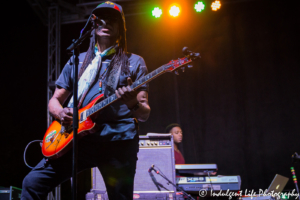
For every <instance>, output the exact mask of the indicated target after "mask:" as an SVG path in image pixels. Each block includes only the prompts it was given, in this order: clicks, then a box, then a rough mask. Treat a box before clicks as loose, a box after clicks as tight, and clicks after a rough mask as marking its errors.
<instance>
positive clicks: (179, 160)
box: [165, 123, 185, 165]
mask: <svg viewBox="0 0 300 200" xmlns="http://www.w3.org/2000/svg"><path fill="white" fill-rule="evenodd" d="M165 132H166V133H171V134H172V135H173V140H174V155H175V164H176V165H178V164H185V160H184V157H183V155H182V153H181V152H180V150H179V149H178V145H179V144H180V143H181V142H182V129H181V127H180V125H179V124H176V123H173V124H169V125H168V126H167V127H166V130H165Z"/></svg>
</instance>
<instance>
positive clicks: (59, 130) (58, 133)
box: [42, 94, 104, 158]
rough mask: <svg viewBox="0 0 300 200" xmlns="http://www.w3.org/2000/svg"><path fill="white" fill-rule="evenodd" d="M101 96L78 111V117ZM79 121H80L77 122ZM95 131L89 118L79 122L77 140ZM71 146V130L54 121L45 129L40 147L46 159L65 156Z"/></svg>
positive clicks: (99, 99) (100, 97) (98, 100)
mask: <svg viewBox="0 0 300 200" xmlns="http://www.w3.org/2000/svg"><path fill="white" fill-rule="evenodd" d="M103 96H104V95H103V94H101V95H99V96H98V97H96V98H95V99H94V100H93V101H92V102H90V103H89V104H88V105H86V106H85V107H83V108H81V109H80V110H79V111H78V116H81V113H82V112H84V111H86V110H87V109H89V108H91V107H93V106H94V105H95V104H96V103H98V102H100V101H101V100H102V98H103ZM79 121H80V120H79ZM95 131H96V124H95V123H94V122H93V120H92V119H91V117H87V118H86V119H85V120H84V121H81V122H79V126H78V133H77V134H78V139H80V138H81V137H83V136H85V135H87V134H90V133H93V132H95ZM72 146H73V128H72V126H70V127H64V126H62V125H61V124H60V123H59V122H58V121H54V122H53V123H52V124H51V125H50V126H49V128H48V129H47V131H46V133H45V135H44V139H43V145H42V153H43V155H44V156H45V157H48V158H58V157H60V156H62V155H63V154H65V153H66V152H67V151H68V150H69V149H70V148H72Z"/></svg>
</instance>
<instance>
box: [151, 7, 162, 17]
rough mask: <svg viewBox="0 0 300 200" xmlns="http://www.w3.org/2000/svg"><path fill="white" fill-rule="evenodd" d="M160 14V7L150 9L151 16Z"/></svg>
mask: <svg viewBox="0 0 300 200" xmlns="http://www.w3.org/2000/svg"><path fill="white" fill-rule="evenodd" d="M161 14H162V10H161V9H160V8H158V7H156V8H154V9H153V10H152V16H154V17H155V18H158V17H160V16H161Z"/></svg>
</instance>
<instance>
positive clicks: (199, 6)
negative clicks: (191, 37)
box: [194, 1, 205, 12]
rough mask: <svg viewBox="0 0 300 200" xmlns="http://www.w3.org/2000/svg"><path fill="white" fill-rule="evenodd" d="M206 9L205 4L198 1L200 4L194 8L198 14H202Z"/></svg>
mask: <svg viewBox="0 0 300 200" xmlns="http://www.w3.org/2000/svg"><path fill="white" fill-rule="evenodd" d="M204 7H205V5H204V3H203V2H202V1H198V3H197V4H195V7H194V8H195V10H196V12H201V11H202V10H204Z"/></svg>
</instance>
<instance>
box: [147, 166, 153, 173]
mask: <svg viewBox="0 0 300 200" xmlns="http://www.w3.org/2000/svg"><path fill="white" fill-rule="evenodd" d="M152 170H154V165H153V164H152V165H151V167H150V168H149V169H148V172H151V171H152Z"/></svg>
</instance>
